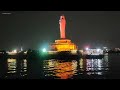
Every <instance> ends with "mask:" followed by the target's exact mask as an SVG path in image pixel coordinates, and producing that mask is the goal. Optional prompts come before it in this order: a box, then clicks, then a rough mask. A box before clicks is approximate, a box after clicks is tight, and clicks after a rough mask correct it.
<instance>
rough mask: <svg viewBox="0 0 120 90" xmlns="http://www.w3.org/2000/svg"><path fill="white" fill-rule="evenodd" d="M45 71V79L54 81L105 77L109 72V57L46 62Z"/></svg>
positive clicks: (44, 63)
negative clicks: (52, 78)
mask: <svg viewBox="0 0 120 90" xmlns="http://www.w3.org/2000/svg"><path fill="white" fill-rule="evenodd" d="M43 66H44V67H43V69H44V75H45V77H54V79H73V78H75V77H76V76H77V78H78V76H79V77H80V75H88V76H89V75H98V76H100V75H104V74H106V73H107V72H108V70H109V69H108V68H109V67H108V66H109V65H108V57H105V58H103V59H82V58H81V59H80V60H67V61H66V60H57V59H51V60H44V62H43Z"/></svg>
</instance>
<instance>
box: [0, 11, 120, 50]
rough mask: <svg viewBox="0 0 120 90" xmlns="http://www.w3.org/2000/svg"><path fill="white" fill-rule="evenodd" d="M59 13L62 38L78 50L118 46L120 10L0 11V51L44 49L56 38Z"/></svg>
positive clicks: (57, 36) (58, 32)
mask: <svg viewBox="0 0 120 90" xmlns="http://www.w3.org/2000/svg"><path fill="white" fill-rule="evenodd" d="M6 12H7V13H6ZM62 14H64V15H65V17H66V22H67V24H66V37H67V38H68V39H71V40H72V42H73V43H75V44H77V46H78V47H79V48H80V49H81V48H84V47H85V46H90V47H91V48H96V47H103V46H106V47H109V48H113V47H120V41H119V36H120V11H0V50H1V49H2V50H3V49H4V50H8V49H14V48H16V49H19V48H21V46H22V47H23V49H29V48H31V49H41V48H43V47H47V46H48V45H49V44H50V43H53V42H54V41H55V40H56V39H59V38H60V30H59V19H60V15H62Z"/></svg>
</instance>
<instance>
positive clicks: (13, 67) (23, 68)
mask: <svg viewBox="0 0 120 90" xmlns="http://www.w3.org/2000/svg"><path fill="white" fill-rule="evenodd" d="M26 75H27V60H26V59H23V60H19V61H18V60H16V59H8V60H7V75H6V78H18V77H24V76H26Z"/></svg>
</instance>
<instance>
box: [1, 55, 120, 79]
mask: <svg viewBox="0 0 120 90" xmlns="http://www.w3.org/2000/svg"><path fill="white" fill-rule="evenodd" d="M0 78H1V79H16V78H20V79H120V55H119V54H109V55H108V56H105V57H104V58H103V59H82V58H80V59H78V60H76V59H72V60H70V59H69V60H65V59H64V60H58V59H50V60H41V59H0Z"/></svg>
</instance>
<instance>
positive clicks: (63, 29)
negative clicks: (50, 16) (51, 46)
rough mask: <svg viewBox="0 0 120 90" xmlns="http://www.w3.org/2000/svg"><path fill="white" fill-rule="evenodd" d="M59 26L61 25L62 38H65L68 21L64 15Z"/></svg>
mask: <svg viewBox="0 0 120 90" xmlns="http://www.w3.org/2000/svg"><path fill="white" fill-rule="evenodd" d="M59 24H60V37H61V38H65V26H66V20H65V16H64V15H62V16H60V20H59Z"/></svg>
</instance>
